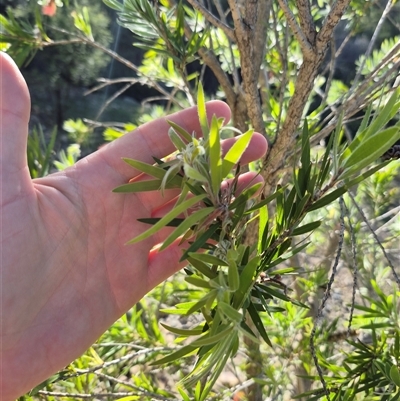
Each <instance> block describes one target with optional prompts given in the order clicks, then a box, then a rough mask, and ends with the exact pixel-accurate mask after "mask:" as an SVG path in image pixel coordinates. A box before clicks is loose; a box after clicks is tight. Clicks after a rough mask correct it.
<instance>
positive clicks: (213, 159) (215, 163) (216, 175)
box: [209, 116, 222, 196]
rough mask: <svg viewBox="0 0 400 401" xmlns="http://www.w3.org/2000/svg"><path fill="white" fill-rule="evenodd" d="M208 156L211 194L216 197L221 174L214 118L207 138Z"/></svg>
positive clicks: (216, 126) (217, 131) (217, 136)
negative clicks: (208, 145)
mask: <svg viewBox="0 0 400 401" xmlns="http://www.w3.org/2000/svg"><path fill="white" fill-rule="evenodd" d="M209 144H210V149H209V155H210V175H211V187H212V191H213V194H214V195H215V196H217V195H218V192H219V189H220V186H221V181H222V174H221V164H222V161H221V140H220V136H219V129H218V121H217V119H216V117H215V116H213V118H212V120H211V127H210V138H209Z"/></svg>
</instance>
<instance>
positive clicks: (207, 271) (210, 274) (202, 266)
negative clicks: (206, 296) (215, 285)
mask: <svg viewBox="0 0 400 401" xmlns="http://www.w3.org/2000/svg"><path fill="white" fill-rule="evenodd" d="M194 255H196V254H194ZM187 260H188V262H189V263H190V264H191V265H192V266H193V267H194V268H195V269H196V270H198V271H199V272H200V273H202V274H204V275H205V276H206V277H208V278H210V279H214V278H216V277H217V274H216V273H215V272H214V271H212V270H211V269H210V268H209V267H208V266H207V265H206V264H205V263H203V262H202V261H200V260H196V259H195V258H192V257H189V258H187Z"/></svg>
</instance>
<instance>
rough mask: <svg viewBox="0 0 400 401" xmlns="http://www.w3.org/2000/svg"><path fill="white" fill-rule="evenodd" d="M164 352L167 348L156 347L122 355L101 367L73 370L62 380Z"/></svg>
mask: <svg viewBox="0 0 400 401" xmlns="http://www.w3.org/2000/svg"><path fill="white" fill-rule="evenodd" d="M165 350H167V348H165V347H156V348H151V349H150V348H145V349H143V350H140V351H136V352H132V353H130V354H127V355H124V356H122V357H120V358H117V359H113V360H112V361H109V362H104V363H102V364H101V365H96V366H92V367H91V368H88V369H74V370H75V373H72V374H68V375H65V376H63V379H65V378H70V377H77V376H81V375H85V374H87V373H92V372H96V371H97V370H100V369H105V368H107V367H109V366H112V365H117V364H118V363H121V362H125V361H129V360H130V359H133V358H136V357H139V356H142V355H146V354H152V353H154V352H159V351H165Z"/></svg>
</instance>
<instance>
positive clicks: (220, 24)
mask: <svg viewBox="0 0 400 401" xmlns="http://www.w3.org/2000/svg"><path fill="white" fill-rule="evenodd" d="M188 3H189V4H190V5H191V6H192V7H193V8H194V9H196V10H197V11H199V12H200V13H201V14H202V15H203V16H204V18H205V19H206V20H207V21H208V22H209V23H210V24H211V25H213V26H215V27H216V28H219V29H221V30H222V31H223V32H224V33H225V35H226V36H227V37H228V38H229V39H230V40H231V41H232V42H236V38H235V32H234V31H233V29H232V28H230V27H229V26H228V25H227V24H225V23H224V22H222V21H221V20H219V19H218V18H217V17H216V16H215V15H214V14H212V13H211V12H210V11H208V10H207V8H205V7H204V6H202V5H201V4H200V3H199V2H198V1H196V0H188Z"/></svg>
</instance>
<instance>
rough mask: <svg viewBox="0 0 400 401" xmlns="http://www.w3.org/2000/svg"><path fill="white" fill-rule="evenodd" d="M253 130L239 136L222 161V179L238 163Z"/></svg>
mask: <svg viewBox="0 0 400 401" xmlns="http://www.w3.org/2000/svg"><path fill="white" fill-rule="evenodd" d="M253 133H254V130H252V129H251V130H249V131H247V132H245V133H244V134H243V135H241V136H240V137H239V138H238V139H237V140H236V142H235V143H234V144H233V146H232V147H231V148H230V149H229V150H228V153H227V154H226V155H225V157H224V158H223V160H222V178H225V177H226V176H227V175H228V174H229V172H230V171H231V170H232V168H233V166H234V165H235V164H237V163H239V161H240V158H241V157H242V155H243V153H244V151H245V150H246V149H247V147H248V146H249V143H250V141H251V138H252V136H253Z"/></svg>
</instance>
